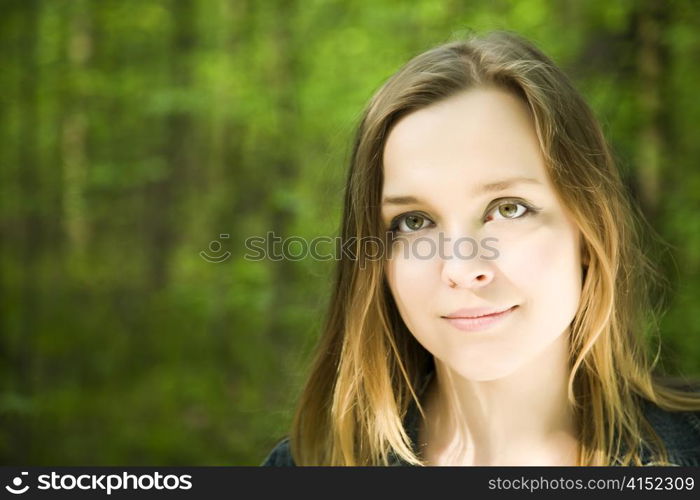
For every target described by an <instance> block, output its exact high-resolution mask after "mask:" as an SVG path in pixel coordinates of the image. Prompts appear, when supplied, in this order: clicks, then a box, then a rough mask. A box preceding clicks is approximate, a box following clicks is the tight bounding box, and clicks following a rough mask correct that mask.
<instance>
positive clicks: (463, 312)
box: [443, 306, 517, 319]
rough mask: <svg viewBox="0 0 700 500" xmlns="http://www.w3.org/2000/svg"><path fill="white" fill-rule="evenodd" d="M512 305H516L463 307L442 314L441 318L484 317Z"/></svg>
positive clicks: (503, 310) (502, 310) (507, 308)
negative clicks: (444, 314)
mask: <svg viewBox="0 0 700 500" xmlns="http://www.w3.org/2000/svg"><path fill="white" fill-rule="evenodd" d="M514 307H517V306H510V307H501V308H493V307H470V308H463V309H458V310H457V311H454V312H451V313H450V314H448V315H446V316H443V318H447V319H457V318H465V319H474V318H484V317H489V316H494V315H497V314H500V313H502V312H505V311H508V310H510V309H512V308H514Z"/></svg>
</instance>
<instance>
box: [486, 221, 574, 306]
mask: <svg viewBox="0 0 700 500" xmlns="http://www.w3.org/2000/svg"><path fill="white" fill-rule="evenodd" d="M579 252H580V249H579V244H578V238H577V234H576V232H575V230H574V229H573V228H572V227H571V226H569V225H565V224H553V225H543V226H541V227H539V228H538V229H537V230H536V231H533V232H531V233H529V234H528V235H527V236H526V237H521V238H519V239H518V240H511V241H509V242H508V243H507V245H504V246H503V250H502V252H501V259H499V260H500V263H499V265H500V267H501V269H502V271H503V272H504V275H505V276H507V277H508V279H509V280H511V281H512V284H513V285H514V286H515V287H516V288H517V289H519V290H521V291H523V293H524V294H525V295H526V296H525V297H523V298H524V299H525V300H529V301H531V304H533V305H534V307H537V309H538V310H539V311H541V312H543V314H544V313H545V312H547V311H545V309H546V310H548V311H549V312H548V314H551V313H552V311H555V314H558V313H559V312H561V314H562V315H567V316H568V315H570V314H571V310H572V308H573V310H574V312H575V309H576V307H577V305H578V300H579V298H580V290H581V285H582V283H581V268H580V265H581V264H580V255H579Z"/></svg>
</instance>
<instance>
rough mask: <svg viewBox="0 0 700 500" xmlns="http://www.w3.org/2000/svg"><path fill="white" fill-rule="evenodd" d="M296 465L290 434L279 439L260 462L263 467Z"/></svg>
mask: <svg viewBox="0 0 700 500" xmlns="http://www.w3.org/2000/svg"><path fill="white" fill-rule="evenodd" d="M295 465H296V464H295V463H294V460H293V459H292V450H291V449H290V446H289V437H288V436H287V437H285V438H284V439H282V440H281V441H279V442H278V443H277V444H276V445H275V446H274V447H273V448H272V451H270V453H269V454H268V455H267V457H266V458H265V460H264V461H263V463H262V464H260V466H261V467H294V466H295Z"/></svg>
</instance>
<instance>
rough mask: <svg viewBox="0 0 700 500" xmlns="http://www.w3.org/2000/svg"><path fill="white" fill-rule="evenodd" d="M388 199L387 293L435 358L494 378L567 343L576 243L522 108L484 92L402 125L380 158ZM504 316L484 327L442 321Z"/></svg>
mask: <svg viewBox="0 0 700 500" xmlns="http://www.w3.org/2000/svg"><path fill="white" fill-rule="evenodd" d="M523 179H527V180H523ZM409 198H411V199H409ZM392 199H393V201H392ZM382 200H383V203H382V219H383V222H384V225H385V227H386V228H390V227H392V226H393V227H394V233H395V238H396V240H395V242H394V243H393V246H392V254H391V258H390V259H389V260H388V261H387V279H388V283H389V286H390V289H391V291H392V294H393V296H394V299H395V301H396V304H397V306H398V308H399V312H400V313H401V316H402V318H403V320H404V322H405V323H406V325H407V326H408V328H409V330H410V331H411V332H412V334H413V335H414V337H415V338H416V339H417V340H418V342H420V343H421V344H422V345H423V346H424V347H425V348H426V349H427V350H428V351H429V352H430V353H432V354H433V356H434V357H435V358H436V360H439V361H441V362H442V363H444V364H446V365H447V366H448V367H449V368H451V369H452V370H453V371H455V372H456V373H458V374H460V375H461V376H463V377H465V378H468V379H472V380H493V379H497V378H501V377H504V376H506V375H508V374H510V373H512V372H513V371H515V370H516V369H517V368H518V367H519V366H521V365H523V364H524V363H526V362H527V361H528V360H533V359H534V357H535V356H536V355H537V354H539V353H541V352H542V351H543V350H544V349H546V348H547V347H548V346H550V345H551V344H552V343H553V342H554V341H555V340H557V339H559V338H560V337H561V336H562V335H568V333H569V325H570V324H571V322H572V320H573V318H574V315H575V313H576V310H577V307H578V304H579V299H580V293H581V285H582V268H581V252H580V248H581V247H580V240H579V238H580V236H579V231H578V229H577V227H576V225H575V223H574V222H573V220H572V219H571V218H570V217H569V216H568V214H567V212H566V211H565V209H564V207H563V206H562V204H561V203H560V202H559V200H558V198H557V196H556V194H555V191H554V188H553V186H552V185H551V183H550V181H549V178H548V175H547V172H546V169H545V163H544V158H543V155H542V152H541V150H540V148H539V143H538V140H537V135H536V132H535V128H534V123H533V121H532V118H531V115H530V112H529V109H528V107H527V105H526V104H525V103H524V102H523V101H522V100H520V99H519V98H517V97H515V96H514V95H513V94H510V93H508V92H506V91H504V90H500V89H495V88H478V89H473V90H470V91H467V92H463V93H460V94H458V95H456V96H453V97H451V98H449V99H447V100H445V101H442V102H439V103H436V104H433V105H431V106H429V107H427V108H423V109H421V110H419V111H416V112H413V113H411V114H409V115H407V116H405V117H404V118H402V119H401V120H400V121H399V122H398V123H397V124H396V125H395V127H394V128H393V129H392V131H391V133H390V135H389V137H388V139H387V143H386V146H385V150H384V186H383V192H382ZM463 308H467V309H469V308H486V311H484V310H482V311H463V312H461V313H460V312H457V311H458V310H460V309H463ZM504 310H509V312H507V313H505V314H503V315H500V316H499V317H496V318H494V317H492V318H490V319H488V320H486V321H484V319H483V318H482V320H473V319H472V320H470V319H447V318H445V316H450V315H452V314H453V313H456V314H455V315H456V316H477V315H482V314H484V313H485V312H489V311H504Z"/></svg>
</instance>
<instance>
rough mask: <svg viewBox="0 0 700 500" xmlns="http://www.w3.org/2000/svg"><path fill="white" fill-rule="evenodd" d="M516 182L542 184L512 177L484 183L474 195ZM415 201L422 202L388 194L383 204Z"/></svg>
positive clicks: (510, 185)
mask: <svg viewBox="0 0 700 500" xmlns="http://www.w3.org/2000/svg"><path fill="white" fill-rule="evenodd" d="M516 184H539V185H540V186H541V185H542V183H541V182H540V181H538V180H537V179H534V178H532V177H512V178H510V179H503V180H500V181H495V182H489V183H488V184H482V185H481V186H478V187H477V188H476V189H475V190H474V191H473V193H472V195H473V196H476V195H478V194H481V193H497V192H499V191H504V190H506V189H508V188H510V187H513V186H515V185H516ZM415 203H420V200H419V199H418V198H416V197H414V196H386V197H385V198H384V200H382V204H383V205H411V204H415Z"/></svg>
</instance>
